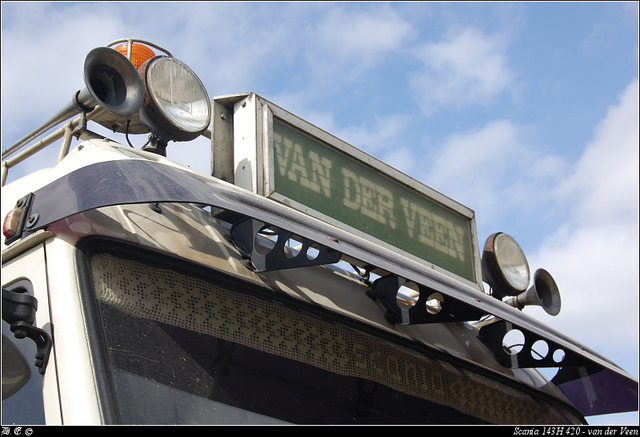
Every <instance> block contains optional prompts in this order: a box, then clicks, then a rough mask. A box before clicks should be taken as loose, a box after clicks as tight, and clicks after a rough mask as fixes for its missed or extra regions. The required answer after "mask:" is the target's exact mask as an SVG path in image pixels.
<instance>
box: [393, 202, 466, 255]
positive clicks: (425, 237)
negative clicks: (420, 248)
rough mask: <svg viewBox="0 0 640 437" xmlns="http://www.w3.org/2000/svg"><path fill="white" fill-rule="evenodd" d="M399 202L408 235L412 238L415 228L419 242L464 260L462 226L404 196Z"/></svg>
mask: <svg viewBox="0 0 640 437" xmlns="http://www.w3.org/2000/svg"><path fill="white" fill-rule="evenodd" d="M400 204H401V205H402V210H403V211H404V217H405V220H406V224H407V232H408V233H409V237H411V238H414V234H416V230H417V234H418V239H419V240H420V242H422V243H424V244H426V245H428V246H431V247H433V248H435V249H437V250H439V251H441V252H445V253H448V254H449V255H451V256H452V257H459V258H460V260H461V261H464V249H463V248H464V246H463V243H462V241H463V237H464V229H463V228H461V227H460V226H455V225H454V224H453V223H451V222H450V221H448V220H446V219H444V218H442V217H440V216H439V215H437V214H433V213H432V212H431V211H427V210H426V209H424V208H422V207H421V206H420V205H417V204H415V203H412V202H409V201H408V200H407V199H405V198H400Z"/></svg>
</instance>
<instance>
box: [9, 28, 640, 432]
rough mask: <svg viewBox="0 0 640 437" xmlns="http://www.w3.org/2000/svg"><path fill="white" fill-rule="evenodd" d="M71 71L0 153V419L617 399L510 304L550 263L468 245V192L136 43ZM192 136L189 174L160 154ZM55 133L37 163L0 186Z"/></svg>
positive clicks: (91, 419)
mask: <svg viewBox="0 0 640 437" xmlns="http://www.w3.org/2000/svg"><path fill="white" fill-rule="evenodd" d="M113 46H115V47H116V48H115V49H114V48H111V47H113ZM158 52H162V53H163V54H162V55H156V53H158ZM84 75H85V84H86V88H85V89H83V90H82V91H80V92H78V93H77V94H76V96H75V97H74V99H73V101H72V102H71V103H70V104H68V105H67V106H65V107H64V108H63V109H62V110H61V111H60V112H59V113H58V114H56V115H54V116H53V117H52V119H51V120H49V121H48V122H46V123H45V124H44V125H43V126H41V127H40V128H39V129H37V130H36V131H34V132H32V133H30V134H28V135H27V136H26V137H25V138H23V140H21V141H19V142H18V143H16V144H14V145H12V146H11V147H9V148H7V149H5V150H4V151H3V154H2V158H3V160H4V161H3V163H2V170H3V175H2V183H3V187H2V212H1V213H2V217H3V220H4V226H3V234H4V241H3V246H2V301H3V313H2V318H3V322H2V334H3V336H2V392H3V397H2V422H3V425H34V424H76V425H79V424H82V425H87V424H154V425H155V424H277V423H296V424H405V423H406V424H571V425H581V424H586V423H587V421H586V419H585V417H586V416H591V415H596V414H606V413H612V412H622V411H635V410H637V401H638V394H637V388H638V382H637V380H636V379H635V378H633V377H632V376H631V375H630V374H628V373H627V372H626V371H625V370H623V369H621V368H620V367H619V366H617V365H616V364H614V363H612V362H611V361H610V360H608V359H606V358H605V357H603V356H601V355H600V354H598V353H597V352H595V351H592V350H591V349H589V348H588V347H586V346H584V345H581V344H579V343H578V342H576V341H575V340H573V339H571V338H568V337H567V336H565V335H564V334H562V333H561V332H557V331H556V330H554V329H552V328H550V327H547V326H545V325H543V324H542V323H540V322H539V321H537V320H535V319H533V318H531V317H530V316H527V315H526V314H524V313H523V312H522V311H521V310H522V308H523V307H524V306H526V305H540V306H542V307H543V308H544V309H545V310H546V311H547V312H548V313H549V314H552V315H555V314H557V313H558V312H559V311H560V307H561V305H560V294H559V291H558V289H557V286H556V285H555V282H554V281H553V278H552V277H551V275H550V274H549V273H548V272H547V271H546V270H542V269H541V270H538V271H537V272H534V274H533V275H532V274H531V272H530V271H529V266H528V263H527V261H526V257H525V255H524V253H523V252H522V249H520V246H519V245H518V244H517V242H516V241H515V239H514V238H513V237H511V236H509V235H507V234H504V233H500V232H497V233H496V234H494V235H492V236H491V237H489V239H488V240H487V242H486V243H485V245H484V247H482V248H481V247H480V246H479V244H478V241H477V235H476V230H475V214H474V212H473V211H472V210H470V209H469V208H467V207H465V206H464V205H461V204H459V203H457V202H455V201H454V200H452V199H449V198H448V197H446V196H444V195H443V194H441V193H438V192H436V191H434V190H432V189H431V188H429V187H427V186H425V185H423V184H421V183H419V182H417V181H415V180H413V179H411V178H409V177H408V176H406V175H404V174H402V173H400V172H399V171H397V170H395V169H393V168H391V167H389V166H387V165H386V164H384V163H382V162H380V161H378V160H376V159H375V158H372V157H371V156H369V155H366V154H365V153H363V152H362V151H360V150H358V149H356V148H354V147H353V146H351V145H349V144H347V143H345V142H343V141H342V140H340V139H338V138H336V137H334V136H332V135H330V134H328V133H326V132H324V131H322V130H321V129H319V128H317V127H315V126H313V125H311V124H310V123H308V122H306V121H305V120H303V119H301V118H299V117H297V116H295V115H294V114H291V113H290V112H288V111H286V110H284V109H282V108H280V107H279V106H277V105H275V104H273V103H271V102H269V101H268V100H266V99H264V98H262V97H260V96H259V95H257V94H254V93H241V94H232V95H225V96H220V97H216V98H213V99H209V97H208V94H207V92H206V90H205V89H204V87H203V85H202V83H201V82H200V80H199V79H198V78H197V76H196V75H195V74H194V73H193V72H192V71H191V70H190V69H189V67H188V66H187V65H186V64H184V63H182V62H181V61H178V60H177V59H175V58H174V57H173V55H171V54H170V53H169V52H167V51H166V50H165V49H162V48H161V47H158V46H156V45H154V44H152V43H150V42H148V41H143V40H138V39H123V40H118V41H115V42H113V43H111V44H109V45H108V46H106V47H101V48H98V49H95V50H93V51H91V53H90V54H89V55H88V56H87V59H86V61H85V66H84ZM75 116H78V117H77V118H75V119H73V120H71V121H67V120H69V119H72V118H73V117H75ZM88 121H92V122H96V123H99V124H101V125H102V126H105V127H109V128H110V129H112V130H113V131H115V132H120V133H124V134H125V135H126V136H127V138H128V135H134V134H137V135H139V134H149V142H148V144H147V145H146V146H145V147H143V149H142V150H137V149H135V148H133V147H131V146H130V145H123V144H119V143H117V142H114V141H112V140H110V139H108V138H105V137H103V136H102V135H99V134H96V133H94V132H92V131H91V130H89V129H88V126H87V122H88ZM62 123H65V124H64V125H63V127H61V128H60V129H58V130H57V131H55V132H54V133H53V134H50V135H49V136H47V137H45V138H42V139H40V140H38V141H37V142H36V143H34V144H32V145H30V146H29V147H28V148H27V149H25V150H23V151H22V152H20V153H18V151H19V150H20V149H23V148H24V147H25V146H26V145H28V144H29V143H31V142H33V141H34V140H36V139H38V138H39V137H40V136H42V135H43V134H44V132H46V131H47V130H49V129H50V128H52V127H54V126H57V125H59V124H62ZM201 135H204V136H206V137H209V138H210V139H211V144H212V170H211V174H204V173H201V172H198V171H195V170H192V169H190V168H188V167H185V166H183V165H181V164H179V163H177V162H174V161H172V160H170V159H168V158H166V156H165V155H166V153H165V149H166V147H167V144H168V142H169V141H174V142H175V141H191V140H193V139H195V138H196V137H198V136H201ZM60 138H62V145H61V152H60V158H59V160H58V162H57V164H56V165H55V166H54V167H52V168H48V169H45V170H40V171H37V172H34V173H32V174H29V175H27V176H25V177H23V178H21V179H19V180H16V181H14V182H12V183H9V184H6V185H5V181H6V177H7V176H6V175H7V173H6V172H7V171H9V169H10V168H11V167H12V166H14V165H16V164H17V163H18V162H20V161H22V160H24V159H26V158H28V157H29V156H31V155H33V154H34V153H36V152H37V151H38V150H40V149H42V148H43V147H46V146H48V145H49V144H51V143H53V142H55V141H57V140H59V139H60ZM73 138H77V139H78V141H77V142H76V144H75V145H74V146H73V147H71V142H72V139H73ZM16 153H17V154H16ZM12 155H15V156H13V157H11V156H12ZM481 252H482V255H481ZM485 283H486V284H488V287H489V288H488V289H489V290H490V291H489V292H487V291H485V285H484V284H485ZM514 334H515V335H519V336H520V339H519V340H511V339H512V338H514ZM540 345H542V346H543V347H542V348H540V347H538V346H540ZM541 351H542V352H541ZM541 368H558V369H559V370H558V372H557V374H556V376H555V377H553V378H552V379H551V380H550V379H548V378H547V377H546V376H544V374H543V372H541V371H540V370H539V369H541Z"/></svg>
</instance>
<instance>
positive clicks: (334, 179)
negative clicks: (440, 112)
mask: <svg viewBox="0 0 640 437" xmlns="http://www.w3.org/2000/svg"><path fill="white" fill-rule="evenodd" d="M273 143H274V147H275V151H274V157H275V163H274V168H273V172H274V178H273V180H274V191H275V192H276V193H278V194H280V195H282V196H284V197H286V198H288V199H291V200H293V201H295V202H298V203H300V204H302V205H304V206H306V207H308V208H310V209H313V210H316V211H318V212H320V213H322V214H324V215H325V216H328V217H331V218H332V219H334V220H336V221H338V222H342V223H344V224H346V225H348V226H350V227H352V228H355V229H357V230H359V231H361V232H363V233H365V234H368V235H371V236H373V237H375V238H377V239H379V240H381V241H384V242H385V243H387V244H389V245H391V246H394V247H396V248H398V249H400V250H402V251H405V252H407V253H409V254H412V255H414V256H416V257H418V258H420V259H423V260H425V261H428V262H429V263H432V264H434V265H436V266H438V267H440V268H442V269H444V270H447V271H449V272H451V273H454V274H456V275H458V276H460V277H462V278H465V279H468V280H469V281H471V282H476V279H475V269H474V258H473V251H472V250H473V249H472V247H473V244H472V234H471V221H470V219H469V218H467V217H464V216H463V215H461V214H459V213H457V212H455V211H453V210H451V209H449V208H447V207H445V206H443V205H441V204H440V203H437V202H436V201H435V200H433V199H431V198H429V197H427V196H426V195H425V194H423V193H420V192H418V191H416V190H415V189H413V188H410V187H408V186H407V185H405V184H403V183H401V182H400V181H398V180H396V179H392V178H390V177H389V176H387V175H385V174H384V173H383V172H382V171H380V170H377V169H375V168H373V167H371V166H369V165H366V164H364V163H362V162H360V161H358V160H356V159H354V158H353V157H349V156H348V155H346V154H345V153H342V152H340V151H339V150H337V149H336V148H334V147H332V146H329V145H328V144H326V143H324V142H321V141H319V140H318V139H315V138H312V137H310V136H308V135H306V134H304V133H303V132H301V131H299V130H297V129H294V128H292V127H290V126H289V125H287V124H285V123H284V122H282V121H281V120H278V119H277V118H275V117H274V119H273Z"/></svg>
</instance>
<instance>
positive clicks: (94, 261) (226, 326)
mask: <svg viewBox="0 0 640 437" xmlns="http://www.w3.org/2000/svg"><path fill="white" fill-rule="evenodd" d="M90 269H91V275H92V280H93V283H94V289H95V293H96V298H97V299H98V300H99V301H101V302H103V303H106V304H109V305H112V306H114V307H116V308H117V309H119V310H121V311H123V312H126V313H128V314H130V315H133V316H136V317H142V318H146V319H151V320H154V321H157V322H162V323H166V324H170V325H173V326H176V327H180V328H185V329H188V330H191V331H195V332H198V333H202V334H207V335H212V336H215V337H217V338H221V339H224V340H227V341H232V342H234V343H238V344H241V345H244V346H248V347H251V348H255V349H257V350H260V351H263V352H267V353H270V354H274V355H277V356H281V357H285V358H288V359H291V360H296V361H299V362H303V363H306V364H309V365H312V366H315V367H317V368H320V369H323V370H327V371H329V372H333V373H336V374H339V375H346V376H354V377H358V378H363V379H368V380H371V381H375V382H378V383H380V384H383V385H386V386H388V387H390V388H392V389H395V390H397V391H400V392H403V393H406V394H409V395H413V396H416V397H419V398H423V399H426V400H428V401H431V402H435V403H438V404H440V405H445V406H449V407H452V408H455V409H457V410H458V411H461V412H463V413H465V414H469V415H472V416H474V417H477V418H480V419H482V420H485V421H488V422H493V423H541V422H542V423H544V422H546V423H561V422H566V420H567V418H566V417H563V415H562V414H561V413H560V412H559V411H557V410H556V409H555V408H552V407H550V405H547V404H545V403H543V402H540V401H538V400H535V399H533V398H532V397H530V396H529V395H528V394H526V393H524V392H521V391H519V390H516V389H513V388H510V387H508V386H504V385H502V384H500V383H498V382H497V381H494V380H491V379H489V378H486V377H483V376H480V375H478V374H475V373H472V372H468V371H465V370H463V369H460V368H455V367H454V366H452V365H451V364H449V363H446V362H441V361H439V360H435V359H430V358H427V357H425V356H422V355H420V354H418V353H416V352H414V351H411V350H409V349H405V348H402V347H399V346H397V345H393V344H390V343H387V342H383V341H381V340H379V339H377V338H375V337H372V336H370V335H368V334H365V333H362V332H359V331H356V330H352V329H348V328H346V327H344V326H342V325H338V324H335V323H331V322H328V321H325V320H321V319H318V318H315V317H313V316H310V315H309V314H307V313H303V312H300V311H296V310H294V309H291V308H288V307H285V306H283V305H280V304H278V303H276V302H272V301H268V300H262V299H259V298H256V297H252V296H249V295H246V294H242V293H238V292H234V291H231V290H228V289H223V288H221V287H219V286H216V285H214V284H212V283H209V282H207V281H204V280H201V279H197V278H193V277H190V276H187V275H184V274H180V273H177V272H175V271H173V270H169V269H161V268H153V267H149V266H148V265H146V264H143V263H140V262H136V261H132V260H127V259H123V258H118V257H116V256H113V255H111V254H108V253H98V254H94V255H93V256H92V257H91V261H90Z"/></svg>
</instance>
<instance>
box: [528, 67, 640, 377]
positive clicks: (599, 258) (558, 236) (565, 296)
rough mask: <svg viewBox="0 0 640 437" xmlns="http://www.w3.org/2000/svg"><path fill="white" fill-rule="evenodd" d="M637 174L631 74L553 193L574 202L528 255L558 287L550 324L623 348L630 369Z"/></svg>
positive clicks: (608, 348) (634, 332)
mask: <svg viewBox="0 0 640 437" xmlns="http://www.w3.org/2000/svg"><path fill="white" fill-rule="evenodd" d="M638 178H639V171H638V80H637V79H636V80H635V81H633V82H632V83H631V84H630V85H629V86H628V88H627V89H626V90H625V91H624V92H623V93H622V95H621V98H620V102H619V103H618V104H617V105H615V106H613V107H611V108H610V109H609V111H608V113H607V116H606V118H605V119H603V120H602V121H601V122H600V124H599V125H598V126H597V128H596V130H595V133H594V137H593V141H592V142H591V143H590V144H588V146H587V147H586V150H585V152H584V154H583V155H582V157H581V158H580V160H579V162H578V163H577V165H576V168H575V171H574V172H573V173H572V174H570V175H569V176H568V177H567V178H566V180H565V181H563V183H561V184H560V185H559V187H558V189H557V191H556V192H555V193H554V195H555V196H556V197H557V199H558V201H559V202H565V203H570V204H572V205H573V207H572V214H571V215H570V216H569V217H568V219H567V221H566V222H565V223H564V224H562V225H561V226H560V227H559V228H558V229H557V230H556V232H555V233H554V234H553V235H551V236H550V237H549V238H547V240H546V241H545V242H544V243H543V244H542V245H541V246H540V248H539V249H538V251H537V253H536V254H534V255H532V256H531V257H530V261H531V264H532V268H537V267H543V268H546V269H547V270H549V272H550V273H551V274H552V275H553V276H554V278H556V282H557V283H558V287H559V288H560V292H561V295H562V300H563V308H562V312H561V313H560V315H558V316H557V317H556V318H553V320H551V322H550V323H549V324H551V323H553V325H554V326H557V327H559V329H561V330H562V331H564V332H566V333H567V334H568V335H570V336H572V337H574V338H576V339H577V340H579V341H581V342H583V343H584V344H585V345H587V346H589V347H592V348H594V349H596V350H598V351H599V352H602V353H603V354H604V355H605V356H608V355H614V354H616V353H617V354H618V355H624V353H625V352H624V351H626V353H627V354H629V355H631V357H632V360H635V361H632V364H631V365H633V366H634V367H635V368H636V369H635V371H636V372H637V365H638V363H637V353H638V265H639V260H638V252H639V247H638ZM621 351H623V352H621ZM619 364H622V363H619ZM623 367H627V366H625V365H623ZM627 370H629V371H631V370H632V369H629V368H627Z"/></svg>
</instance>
